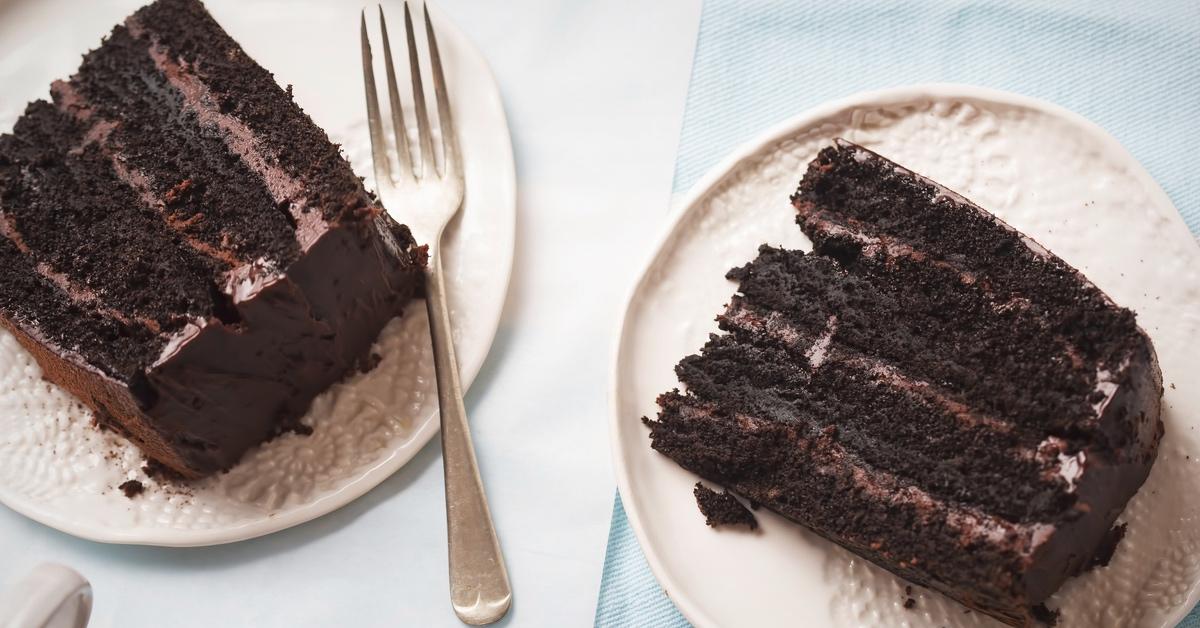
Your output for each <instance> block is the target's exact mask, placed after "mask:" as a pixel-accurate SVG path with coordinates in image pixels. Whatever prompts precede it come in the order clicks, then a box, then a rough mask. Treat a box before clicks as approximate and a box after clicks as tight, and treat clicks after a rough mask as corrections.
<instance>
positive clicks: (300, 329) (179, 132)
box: [0, 0, 425, 477]
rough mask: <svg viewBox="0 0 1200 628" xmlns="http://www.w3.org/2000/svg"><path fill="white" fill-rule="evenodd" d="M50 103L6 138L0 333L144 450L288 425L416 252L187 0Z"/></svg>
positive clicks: (83, 71)
mask: <svg viewBox="0 0 1200 628" xmlns="http://www.w3.org/2000/svg"><path fill="white" fill-rule="evenodd" d="M51 92H52V95H53V103H49V102H45V101H37V102H34V103H31V104H30V106H29V107H28V109H27V110H26V112H25V115H23V116H22V117H21V119H20V120H19V121H18V122H17V124H16V126H15V128H14V130H13V133H11V134H6V135H2V136H0V235H2V236H3V237H2V238H0V262H2V263H3V270H0V322H2V323H3V325H4V327H5V328H6V329H8V330H9V331H11V332H12V333H13V334H14V335H15V336H16V337H17V339H18V340H19V341H20V342H21V343H22V344H23V345H24V346H25V347H26V348H27V349H29V350H30V351H31V353H32V354H33V355H34V357H35V358H36V359H37V361H38V362H39V364H40V365H41V366H42V369H43V371H44V373H45V376H46V377H47V379H50V380H51V381H54V382H56V383H59V384H60V385H62V386H63V387H64V388H66V389H67V390H69V391H70V392H72V393H73V394H75V395H76V396H78V397H79V398H80V399H81V400H82V401H83V402H84V403H86V404H87V405H89V406H90V407H91V408H93V410H95V412H96V414H97V417H98V419H99V420H100V421H101V422H102V423H104V424H106V425H109V426H111V427H113V428H115V429H117V430H119V431H121V432H123V433H125V434H126V435H128V436H129V438H130V439H131V440H133V441H134V442H135V443H137V444H138V445H139V446H140V447H141V448H142V449H143V451H145V453H146V454H147V455H148V456H149V457H150V458H151V459H152V460H154V461H156V462H159V463H161V464H163V465H165V466H167V467H169V468H170V469H172V470H173V471H175V472H178V473H180V474H182V475H183V476H185V477H199V476H203V475H207V474H210V473H213V472H215V471H218V470H221V469H226V468H228V467H230V466H232V465H233V464H234V463H236V462H237V460H238V459H239V458H240V457H241V456H242V454H243V453H244V452H245V451H246V450H247V449H249V448H250V447H253V446H255V445H257V444H259V443H262V442H263V441H264V440H266V439H269V438H271V437H272V436H273V435H275V434H278V433H279V432H280V431H283V430H288V429H292V428H294V427H296V426H297V425H298V421H299V419H300V417H301V416H302V415H303V414H304V413H305V412H306V411H307V409H308V406H309V404H310V403H311V401H312V399H313V397H315V396H316V395H317V394H318V393H320V392H321V391H322V390H324V389H325V388H327V387H328V386H329V385H330V384H332V383H333V382H335V381H337V380H338V379H340V378H342V377H344V376H345V375H346V374H347V373H348V372H349V371H350V370H351V369H352V368H353V367H354V366H355V365H356V364H357V363H359V362H360V361H361V359H362V358H363V357H364V356H365V355H366V353H367V351H368V350H369V348H370V345H371V344H372V343H373V342H374V340H375V338H376V337H377V336H378V334H379V331H380V330H381V329H382V328H383V326H384V325H385V324H386V323H387V322H388V321H389V320H390V319H392V318H393V317H395V316H397V315H399V314H400V313H401V311H402V309H403V307H404V305H405V304H406V303H407V302H408V301H409V300H410V299H412V298H414V297H416V296H419V295H420V293H421V291H422V287H423V283H422V282H423V266H424V263H425V253H424V248H423V247H418V246H417V245H416V243H415V242H414V240H413V238H412V235H411V234H410V233H409V231H408V229H407V228H406V227H403V226H401V225H399V224H397V223H396V222H395V221H393V220H392V219H391V218H390V217H389V216H388V215H387V213H386V212H385V211H384V210H383V208H382V207H380V206H379V204H378V203H377V202H376V201H375V200H374V199H373V198H372V197H371V196H370V195H368V194H367V192H366V191H365V190H364V189H363V186H362V182H361V180H360V179H358V178H357V177H356V176H355V175H354V174H353V172H352V171H351V170H350V166H349V164H348V163H347V162H346V161H345V159H344V158H343V157H342V156H341V154H340V153H339V151H338V148H337V147H336V146H335V145H334V144H332V143H331V142H330V141H329V139H328V137H327V136H326V135H325V133H324V132H323V131H322V130H321V129H319V128H318V127H316V125H314V124H313V122H312V120H311V119H309V118H308V116H306V115H305V114H304V113H303V111H301V110H300V108H299V107H298V106H297V105H296V104H295V103H294V102H293V101H292V99H291V96H290V93H289V92H288V91H285V90H283V89H282V88H280V87H279V86H278V85H277V84H276V83H275V82H274V79H273V77H272V76H271V75H270V73H268V72H267V71H266V70H264V69H262V68H261V67H259V66H258V65H257V64H255V63H254V62H253V60H251V59H250V58H249V57H248V56H246V54H245V53H244V51H242V49H241V48H240V47H239V46H238V45H237V44H236V43H235V42H234V41H233V40H232V39H230V38H229V36H228V35H227V34H225V33H224V31H222V30H221V28H220V27H219V26H218V25H217V23H216V22H215V21H213V20H212V18H211V16H209V15H208V13H207V11H205V9H204V7H203V5H201V4H200V3H199V2H197V1H196V0H159V1H158V2H155V3H154V4H152V5H150V6H147V7H145V8H143V9H141V10H139V11H138V12H137V13H135V14H134V15H133V16H131V17H130V18H129V19H128V20H126V22H125V23H124V24H122V25H119V26H117V27H116V28H115V29H114V30H113V32H112V34H111V35H110V36H109V37H108V38H107V39H106V40H105V42H104V43H103V44H102V45H101V46H100V48H98V49H96V50H94V51H92V52H90V53H88V54H87V55H86V56H85V58H84V61H83V64H82V66H81V67H80V70H79V72H78V74H76V75H75V76H74V77H72V78H71V79H70V80H69V81H60V82H56V83H55V84H54V85H53V86H52V89H51ZM397 359H402V358H397Z"/></svg>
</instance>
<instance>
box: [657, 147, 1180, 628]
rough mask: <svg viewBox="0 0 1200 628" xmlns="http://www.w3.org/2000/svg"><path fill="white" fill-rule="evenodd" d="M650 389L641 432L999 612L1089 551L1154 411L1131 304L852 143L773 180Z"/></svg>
mask: <svg viewBox="0 0 1200 628" xmlns="http://www.w3.org/2000/svg"><path fill="white" fill-rule="evenodd" d="M792 200H793V204H794V205H795V208H796V210H797V211H798V213H799V217H798V222H799V223H800V225H801V228H802V229H803V230H804V232H805V233H806V234H807V235H808V236H809V238H810V239H811V240H812V241H813V244H814V248H815V250H814V252H813V253H803V252H800V251H787V250H781V249H775V248H771V247H767V246H764V247H762V248H761V249H760V251H759V256H758V258H757V259H756V260H755V261H753V262H751V263H750V264H748V265H746V266H745V267H742V268H738V269H735V270H733V271H731V272H730V274H729V277H730V278H731V279H734V280H736V281H738V282H739V288H738V294H736V295H735V296H734V297H733V298H732V299H731V301H730V303H729V306H728V308H727V309H726V311H725V313H724V314H722V315H721V316H720V317H718V321H719V324H720V328H721V329H722V330H723V333H721V334H718V335H713V336H712V337H711V339H710V340H709V342H708V344H706V345H705V346H704V348H703V349H702V350H701V352H700V353H699V354H698V355H692V356H688V357H686V358H684V359H683V361H682V362H680V363H679V365H678V367H677V368H676V372H677V373H678V375H679V379H680V381H682V382H683V384H684V385H686V392H680V391H678V390H676V391H672V392H668V393H666V394H664V395H662V396H661V397H660V398H659V405H660V406H661V412H660V414H659V418H658V420H657V421H649V420H647V423H648V425H649V427H650V437H651V439H652V443H653V447H654V448H655V449H657V450H658V451H660V452H662V453H664V454H666V455H667V456H669V457H671V458H672V459H674V460H675V461H676V462H678V463H679V464H680V465H682V466H684V467H685V468H687V469H690V470H692V471H694V472H695V473H697V474H699V475H701V476H703V477H704V478H706V479H708V480H711V481H713V482H716V483H719V484H721V485H723V486H725V487H727V488H728V489H730V490H731V491H733V492H735V493H738V494H740V495H741V496H743V497H745V498H747V499H749V500H751V501H753V502H756V503H759V504H762V505H764V506H766V507H768V508H770V509H772V510H774V511H776V512H778V513H780V514H782V515H784V516H786V517H788V518H790V519H792V520H794V521H796V522H798V523H801V524H803V525H805V526H807V527H808V528H810V529H812V530H813V531H815V532H817V533H818V534H820V535H822V536H824V537H826V538H828V539H830V540H832V541H834V542H836V543H838V544H840V545H842V546H844V547H846V548H847V549H849V550H851V551H853V552H855V553H857V554H859V555H860V556H863V557H864V558H867V559H868V560H871V561H872V562H874V563H876V564H878V565H880V566H882V567H884V568H886V569H889V570H891V571H892V572H895V573H896V574H898V575H900V576H903V577H904V578H907V579H909V580H910V581H912V582H916V583H919V584H922V585H925V586H928V587H931V588H933V589H936V590H938V591H941V592H943V593H945V594H946V595H948V596H950V597H951V598H954V599H955V600H958V601H959V602H961V603H963V604H965V605H967V606H969V607H972V608H974V609H977V610H979V611H982V612H985V613H987V614H989V615H992V616H994V617H996V618H998V619H1000V620H1001V621H1004V622H1006V623H1009V624H1012V625H1017V626H1023V625H1030V624H1032V623H1033V622H1035V621H1036V620H1037V618H1038V617H1039V612H1040V611H1035V608H1036V609H1043V608H1044V607H1041V606H1039V605H1040V604H1042V603H1043V602H1044V601H1045V600H1046V599H1047V598H1048V597H1050V595H1051V594H1053V593H1054V592H1055V591H1056V590H1057V589H1058V588H1059V586H1060V585H1061V584H1062V583H1063V581H1064V580H1065V579H1067V578H1068V577H1070V576H1073V575H1076V574H1078V573H1080V572H1081V571H1082V570H1084V569H1086V568H1088V566H1089V565H1091V564H1092V562H1093V557H1094V555H1096V554H1097V552H1098V551H1103V550H1104V547H1102V546H1103V545H1104V544H1105V539H1106V538H1108V539H1112V538H1113V537H1112V536H1111V535H1109V534H1108V532H1109V530H1110V529H1111V528H1112V527H1113V525H1114V523H1115V521H1116V519H1117V517H1118V515H1120V513H1121V511H1122V509H1123V508H1124V507H1125V504H1126V502H1128V501H1129V499H1130V498H1131V497H1132V496H1133V494H1134V493H1135V492H1136V491H1137V489H1138V487H1140V486H1141V485H1142V482H1143V481H1144V480H1145V479H1146V476H1147V474H1148V473H1149V471H1150V467H1151V465H1152V464H1153V463H1154V459H1155V455H1156V453H1157V449H1158V443H1159V440H1160V438H1161V437H1162V433H1163V426H1162V422H1161V421H1160V420H1159V410H1160V399H1161V395H1162V378H1161V373H1160V372H1159V369H1158V365H1157V361H1156V358H1155V354H1154V348H1153V346H1152V345H1151V343H1150V340H1149V338H1147V336H1146V334H1145V333H1144V332H1143V331H1142V330H1140V329H1139V328H1138V327H1137V324H1136V323H1135V320H1134V314H1133V313H1132V312H1130V311H1129V310H1126V309H1123V308H1120V307H1118V306H1116V305H1115V304H1113V303H1112V301H1111V300H1109V299H1108V297H1107V296H1106V295H1105V294H1104V293H1103V292H1101V291H1100V290H1099V289H1097V288H1096V287H1095V286H1094V285H1092V284H1091V283H1090V282H1088V280H1087V279H1086V278H1084V277H1083V276H1082V275H1081V274H1080V273H1079V272H1078V271H1076V270H1074V269H1073V268H1071V267H1070V266H1068V265H1067V264H1066V263H1064V262H1063V261H1062V260H1060V259H1058V258H1057V257H1055V256H1054V255H1053V254H1051V253H1050V252H1048V251H1047V250H1046V249H1044V248H1043V247H1041V246H1039V245H1038V244H1037V243H1036V242H1034V241H1033V240H1031V239H1030V238H1028V237H1026V236H1024V235H1022V234H1020V233H1018V232H1017V231H1015V230H1014V229H1012V228H1011V227H1009V226H1008V225H1006V224H1004V223H1003V222H1001V221H1000V220H998V219H997V218H995V217H994V216H992V215H991V214H989V213H987V212H986V211H984V210H983V209H981V208H979V207H978V206H976V205H974V204H972V203H971V202H970V201H968V200H966V199H964V198H963V197H962V196H960V195H958V194H955V193H954V192H951V191H950V190H947V189H946V188H944V187H942V186H940V185H938V184H936V183H934V182H932V181H930V180H928V179H925V178H923V177H921V176H919V175H916V174H914V173H912V172H910V171H908V170H906V169H904V168H902V167H900V166H898V165H896V164H894V163H892V162H890V161H888V160H887V159H884V158H883V157H880V156H879V155H876V154H875V153H872V152H870V151H868V150H866V149H864V148H861V147H859V146H855V145H853V144H850V143H848V142H843V141H838V142H837V143H836V145H835V146H833V147H831V148H826V149H825V150H823V151H821V153H820V155H819V156H818V157H817V159H816V160H815V161H813V162H812V163H811V164H810V165H809V168H808V172H807V173H806V174H805V176H804V179H803V181H802V182H801V183H800V189H799V191H798V192H797V193H796V195H795V196H794V197H793V199H792Z"/></svg>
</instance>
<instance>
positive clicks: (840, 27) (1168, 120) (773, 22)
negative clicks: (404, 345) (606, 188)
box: [596, 0, 1200, 628]
mask: <svg viewBox="0 0 1200 628" xmlns="http://www.w3.org/2000/svg"><path fill="white" fill-rule="evenodd" d="M935 81H937V82H962V83H972V84H976V85H982V86H987V87H994V88H999V89H1006V90H1011V91H1015V92H1019V93H1023V94H1026V95H1030V96H1037V97H1041V98H1045V99H1047V100H1050V101H1053V102H1056V103H1058V104H1060V105H1063V106H1065V107H1067V108H1069V109H1072V110H1074V111H1077V112H1079V113H1081V114H1083V115H1084V116H1086V117H1088V118H1090V119H1091V120H1093V121H1094V122H1096V123H1098V124H1100V126H1102V127H1104V128H1106V129H1108V131H1109V132H1111V133H1112V134H1113V135H1115V136H1116V137H1117V139H1118V140H1120V141H1121V143H1123V144H1124V145H1125V146H1126V147H1127V148H1128V149H1129V150H1130V151H1131V152H1132V153H1133V155H1134V156H1135V157H1136V158H1137V159H1138V160H1139V161H1141V163H1142V164H1143V165H1144V166H1145V167H1146V168H1147V169H1148V170H1149V171H1150V174H1151V175H1153V176H1154V177H1155V179H1157V180H1158V182H1159V183H1160V184H1162V186H1163V188H1165V189H1166V191H1167V194H1168V195H1170V197H1171V199H1172V200H1173V201H1174V203H1175V206H1176V207H1178V208H1179V210H1180V212H1182V214H1183V216H1184V219H1185V220H1186V222H1187V224H1188V226H1189V227H1190V228H1191V230H1192V232H1193V233H1196V234H1198V235H1200V159H1197V158H1196V155H1197V154H1198V152H1197V151H1200V1H1197V0H1178V1H1175V2H1169V1H1166V0H1150V1H1148V0H1141V1H1135V2H1119V3H1118V2H1101V1H1097V2H1090V1H1088V0H1069V1H1062V2H1041V3H1039V2H983V3H976V2H966V1H952V0H943V1H934V2H912V3H890V2H883V1H880V0H849V1H833V2H830V1H827V0H824V1H815V2H787V1H780V2H764V1H755V0H709V1H708V2H706V4H705V7H704V14H703V18H702V20H701V24H700V36H699V41H698V44H697V49H696V57H695V62H694V66H693V69H692V80H691V86H690V88H689V92H688V102H687V108H686V111H685V114H684V122H683V133H682V137H681V139H680V143H679V154H678V158H677V162H676V167H675V184H674V190H675V192H676V193H680V192H684V191H686V190H687V189H688V188H689V187H690V186H691V185H692V184H693V183H695V181H696V180H697V179H698V178H699V177H700V176H701V175H702V174H703V173H704V172H705V170H707V169H708V168H710V167H711V166H712V165H713V164H714V163H716V162H717V161H719V160H720V159H721V158H722V157H724V156H725V155H726V154H727V153H729V152H730V151H731V150H732V149H733V148H735V147H736V146H737V145H738V144H740V143H741V142H744V141H746V140H748V139H750V138H752V137H754V136H755V135H757V134H758V133H759V132H760V131H762V130H763V129H764V128H766V127H768V126H770V125H771V124H773V123H776V122H779V121H781V120H784V119H786V118H788V117H790V116H792V115H795V114H796V113H799V112H801V111H803V110H805V109H807V108H809V107H812V106H814V105H817V104H819V103H821V102H824V101H827V100H830V99H833V98H838V97H841V96H846V95H849V94H852V93H854V92H858V91H863V90H869V89H878V88H882V87H887V86H893V85H902V84H911V83H924V82H935ZM664 211H665V208H664ZM1197 480H1198V481H1200V478H1197ZM596 625H597V626H604V627H606V628H607V627H624V626H638V627H643V626H644V627H654V628H658V627H676V626H679V627H684V626H687V625H688V623H687V621H686V620H684V619H683V617H682V616H680V615H679V613H678V612H677V611H676V610H675V607H674V606H673V605H672V604H671V602H670V600H668V599H667V597H666V596H665V595H664V594H663V592H662V590H661V589H660V588H659V586H658V584H657V582H656V581H655V580H654V576H653V575H652V574H651V573H650V570H649V568H648V567H647V566H646V561H645V559H644V558H643V556H642V552H641V549H640V548H639V547H638V542H637V539H636V538H635V537H634V535H633V532H632V530H630V528H629V524H628V522H627V520H626V518H625V512H624V510H623V509H622V508H621V500H620V498H618V499H617V500H616V503H615V505H614V508H613V519H612V529H611V531H610V534H609V540H608V553H607V557H606V560H605V564H604V578H603V582H602V583H601V587H600V598H599V603H598V605H597V609H596ZM1180 626H1181V627H1183V628H1200V613H1198V612H1193V613H1192V614H1191V615H1189V616H1188V618H1187V619H1185V620H1184V621H1183V623H1182V624H1180Z"/></svg>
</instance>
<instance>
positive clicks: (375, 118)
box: [359, 10, 392, 188]
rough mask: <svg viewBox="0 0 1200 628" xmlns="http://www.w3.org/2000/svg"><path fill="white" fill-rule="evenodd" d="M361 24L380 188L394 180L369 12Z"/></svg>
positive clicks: (373, 158) (369, 123) (369, 118)
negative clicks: (380, 103) (384, 134)
mask: <svg viewBox="0 0 1200 628" xmlns="http://www.w3.org/2000/svg"><path fill="white" fill-rule="evenodd" d="M361 17H362V20H361V26H360V31H359V32H360V33H361V37H362V61H363V86H364V87H365V88H366V92H367V93H366V96H367V128H368V129H369V130H370V133H371V161H372V162H374V166H375V187H377V188H380V187H383V186H384V185H388V184H390V183H391V181H392V173H391V166H390V164H388V158H387V144H386V143H385V140H384V137H383V119H382V118H380V116H379V95H378V94H377V93H376V92H375V69H374V67H373V66H372V60H371V40H370V38H369V37H367V12H366V10H363V12H362V16H361Z"/></svg>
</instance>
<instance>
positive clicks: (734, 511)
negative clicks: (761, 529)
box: [692, 482, 758, 530]
mask: <svg viewBox="0 0 1200 628" xmlns="http://www.w3.org/2000/svg"><path fill="white" fill-rule="evenodd" d="M692 494H693V495H695V496H696V506H698V507H699V508H700V513H701V514H703V515H704V520H705V523H707V524H708V525H709V527H713V528H716V527H720V526H732V525H744V526H748V527H749V528H750V529H751V530H755V529H757V528H758V519H755V518H754V514H753V513H751V512H750V511H749V510H747V509H746V507H745V506H743V505H742V502H739V501H738V500H737V498H736V497H734V496H733V495H731V494H730V493H729V491H722V492H720V493H718V492H716V491H714V490H712V489H711V488H708V487H707V486H705V485H703V484H701V483H700V482H696V487H695V488H694V489H693V490H692Z"/></svg>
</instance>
